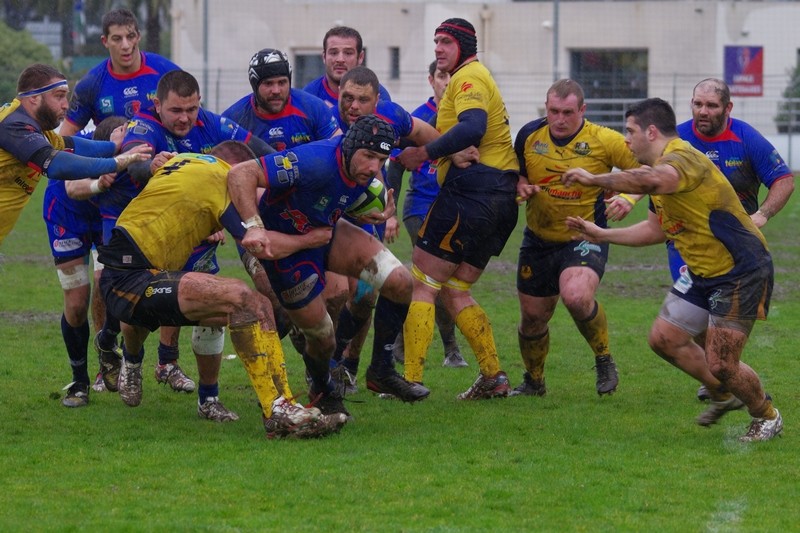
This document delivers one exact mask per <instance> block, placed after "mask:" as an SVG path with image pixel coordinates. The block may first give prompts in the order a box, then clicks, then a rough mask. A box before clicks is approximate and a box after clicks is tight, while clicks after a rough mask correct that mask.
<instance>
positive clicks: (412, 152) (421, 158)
mask: <svg viewBox="0 0 800 533" xmlns="http://www.w3.org/2000/svg"><path fill="white" fill-rule="evenodd" d="M395 159H396V160H397V162H399V163H400V164H401V165H403V166H404V167H406V168H407V169H408V170H415V169H417V168H419V166H420V165H421V164H422V163H424V162H425V161H427V160H428V159H430V158H429V157H428V150H426V149H425V147H424V146H409V147H408V148H406V149H404V150H403V151H402V152H400V153H399V154H397V157H396V158H395Z"/></svg>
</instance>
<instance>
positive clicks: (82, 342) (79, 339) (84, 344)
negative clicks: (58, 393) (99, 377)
mask: <svg viewBox="0 0 800 533" xmlns="http://www.w3.org/2000/svg"><path fill="white" fill-rule="evenodd" d="M61 336H62V337H64V346H66V348H67V355H68V356H69V364H70V366H71V367H72V381H77V382H79V383H86V384H87V385H88V384H89V367H88V364H87V359H86V352H87V350H88V349H89V322H88V321H87V322H84V323H83V324H82V325H80V326H78V327H73V326H70V325H69V322H67V317H65V316H64V315H63V314H62V315H61Z"/></svg>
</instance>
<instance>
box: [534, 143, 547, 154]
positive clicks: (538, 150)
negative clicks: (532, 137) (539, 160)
mask: <svg viewBox="0 0 800 533" xmlns="http://www.w3.org/2000/svg"><path fill="white" fill-rule="evenodd" d="M549 151H550V145H549V144H548V143H543V142H542V141H536V142H535V143H533V152H534V153H535V154H546V153H547V152H549Z"/></svg>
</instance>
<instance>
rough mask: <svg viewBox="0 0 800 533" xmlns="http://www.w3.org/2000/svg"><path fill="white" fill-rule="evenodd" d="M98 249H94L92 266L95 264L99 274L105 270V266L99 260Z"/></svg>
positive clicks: (95, 269)
mask: <svg viewBox="0 0 800 533" xmlns="http://www.w3.org/2000/svg"><path fill="white" fill-rule="evenodd" d="M97 255H98V254H97V248H92V264H94V271H95V272H98V271H100V270H103V268H105V266H104V265H103V263H101V262H100V261H99V260H98V259H97Z"/></svg>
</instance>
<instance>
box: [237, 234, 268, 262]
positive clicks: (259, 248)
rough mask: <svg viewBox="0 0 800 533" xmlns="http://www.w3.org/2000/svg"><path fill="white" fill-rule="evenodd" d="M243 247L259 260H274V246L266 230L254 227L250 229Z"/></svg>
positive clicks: (245, 236)
mask: <svg viewBox="0 0 800 533" xmlns="http://www.w3.org/2000/svg"><path fill="white" fill-rule="evenodd" d="M242 247H243V248H244V249H245V250H247V251H248V252H250V254H251V255H252V256H253V257H257V258H259V259H271V258H272V246H271V244H270V241H269V233H268V232H267V230H266V229H264V228H259V227H258V226H253V227H252V228H249V229H248V230H247V232H246V233H245V234H244V238H243V239H242Z"/></svg>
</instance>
